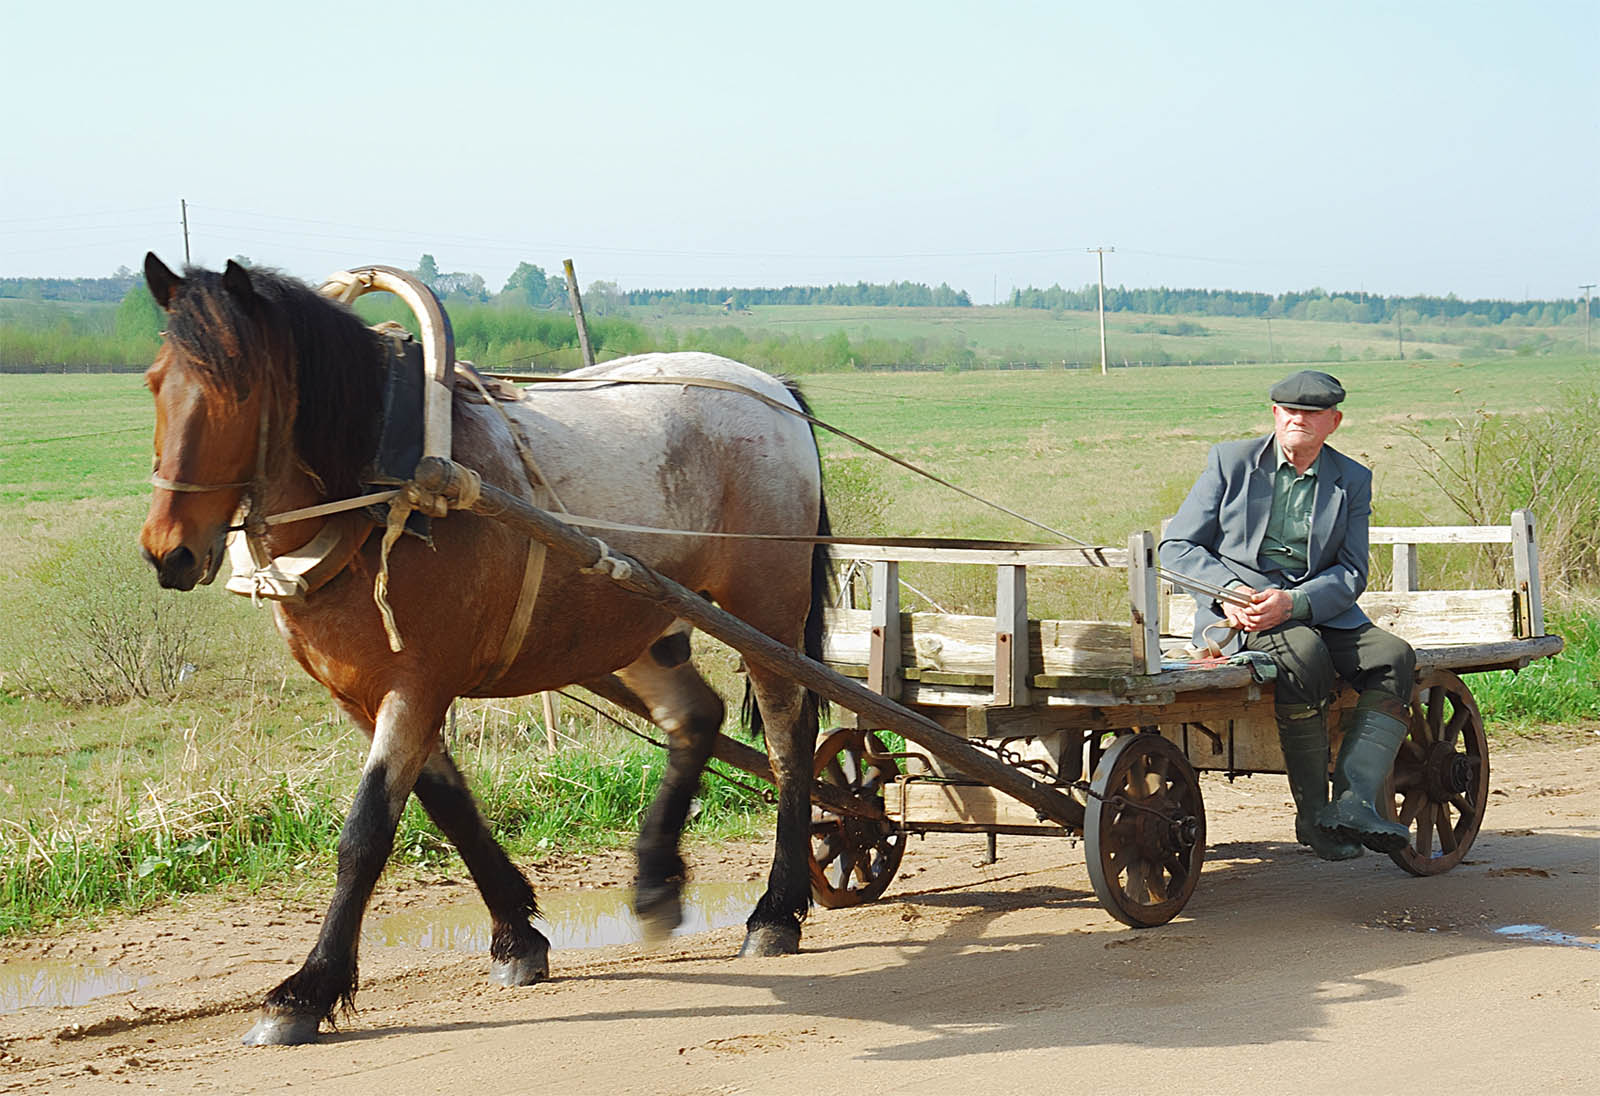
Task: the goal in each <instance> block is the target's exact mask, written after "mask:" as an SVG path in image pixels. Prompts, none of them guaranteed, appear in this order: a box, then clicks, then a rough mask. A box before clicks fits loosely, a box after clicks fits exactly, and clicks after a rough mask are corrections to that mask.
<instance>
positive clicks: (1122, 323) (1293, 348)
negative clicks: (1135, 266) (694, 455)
mask: <svg viewBox="0 0 1600 1096" xmlns="http://www.w3.org/2000/svg"><path fill="white" fill-rule="evenodd" d="M627 314H628V315H629V316H630V317H631V318H632V319H634V320H636V321H637V322H639V323H642V324H644V325H645V326H646V327H648V328H650V329H652V330H660V329H671V330H674V331H680V332H694V331H696V330H710V329H716V328H723V327H732V328H735V329H737V330H739V331H743V332H745V333H746V334H749V335H752V336H756V335H761V334H767V333H776V334H784V335H796V336H805V337H809V338H817V337H821V336H826V335H831V334H834V333H836V332H842V333H844V334H845V335H846V336H848V337H849V338H850V339H851V341H852V342H857V341H860V342H863V343H868V344H870V342H871V340H873V339H893V340H897V341H902V342H913V341H918V340H920V341H923V342H926V343H928V344H932V345H950V344H954V345H958V346H963V347H967V348H969V349H971V350H972V351H973V352H974V354H975V355H976V356H977V357H978V358H979V359H980V360H982V361H1001V362H1005V361H1012V362H1042V363H1061V362H1076V363H1091V364H1092V365H1093V366H1095V367H1096V368H1098V366H1099V362H1100V327H1099V318H1098V316H1097V315H1096V314H1095V313H1093V312H1068V311H1055V312H1052V311H1049V310H1045V309H1032V308H990V307H978V308H870V307H848V308H847V307H831V306H819V305H762V306H758V307H756V308H752V309H750V310H748V311H745V312H727V313H725V312H723V311H722V310H721V309H720V308H715V307H711V306H699V307H696V306H684V305H677V306H673V307H670V308H669V307H647V306H635V307H632V308H629V309H628V310H627ZM1535 347H1539V348H1542V349H1551V350H1553V351H1554V352H1557V353H1581V351H1582V348H1583V329H1582V326H1581V325H1578V324H1569V325H1563V326H1560V327H1515V326H1511V325H1498V326H1495V327H1493V328H1485V327H1481V326H1474V325H1471V324H1467V323H1464V322H1458V323H1448V324H1447V323H1443V322H1435V321H1422V322H1417V323H1407V324H1404V325H1403V327H1402V330H1401V331H1400V332H1398V333H1397V332H1396V330H1395V327H1394V325H1393V324H1388V325H1384V324H1356V323H1349V324H1346V323H1325V322H1318V321H1310V320H1286V319H1274V320H1271V321H1268V320H1265V319H1256V318H1241V317H1230V316H1163V315H1153V314H1144V313H1134V312H1113V313H1108V314H1107V316H1106V349H1107V358H1108V360H1109V361H1110V363H1111V364H1113V365H1120V364H1123V363H1125V362H1127V363H1139V362H1171V363H1190V362H1195V363H1215V362H1226V363H1235V362H1263V363H1267V364H1269V365H1272V364H1273V363H1278V364H1276V365H1274V368H1281V367H1282V363H1286V362H1371V361H1387V360H1400V359H1401V357H1402V355H1403V356H1404V358H1405V359H1406V360H1413V359H1420V360H1424V361H1427V360H1431V359H1434V358H1443V359H1460V358H1462V357H1463V356H1465V357H1468V358H1474V357H1478V358H1481V357H1493V356H1500V355H1503V354H1506V353H1515V352H1517V351H1518V350H1519V349H1520V350H1523V351H1524V352H1525V353H1526V352H1528V351H1531V350H1533V349H1534V348H1535ZM858 364H860V365H863V366H866V365H872V364H875V362H874V361H873V360H872V358H871V353H870V349H869V350H868V352H867V357H866V358H865V359H864V360H861V361H860V362H859V363H858Z"/></svg>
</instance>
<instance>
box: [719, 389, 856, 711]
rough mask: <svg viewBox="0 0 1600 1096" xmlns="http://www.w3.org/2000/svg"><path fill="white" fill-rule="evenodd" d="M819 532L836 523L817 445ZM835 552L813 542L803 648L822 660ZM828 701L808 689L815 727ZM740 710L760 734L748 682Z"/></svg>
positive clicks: (807, 409)
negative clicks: (824, 484) (832, 515)
mask: <svg viewBox="0 0 1600 1096" xmlns="http://www.w3.org/2000/svg"><path fill="white" fill-rule="evenodd" d="M782 380H783V386H784V387H785V388H787V389H788V390H789V395H790V396H791V397H793V399H794V402H795V403H797V404H798V405H799V406H800V410H801V412H803V413H804V414H806V415H810V414H811V406H810V404H808V403H806V398H805V396H803V395H801V393H800V386H799V384H797V383H796V382H795V380H794V378H792V377H784V378H782ZM815 437H816V431H815V430H814V429H813V430H812V438H813V444H815ZM816 535H817V536H819V537H831V536H832V535H833V526H832V524H831V523H830V522H829V520H828V498H827V493H826V492H825V491H824V490H823V489H822V451H821V450H820V449H817V534H816ZM833 587H834V578H833V553H832V552H830V551H829V550H828V545H826V544H813V545H812V546H811V607H810V609H808V610H807V611H806V625H805V637H804V645H803V650H804V653H805V656H806V657H807V658H809V659H811V660H812V661H813V662H821V661H822V641H823V636H824V634H825V633H826V629H827V621H826V616H825V610H826V609H827V605H828V600H829V595H830V594H831V593H832V592H833ZM827 707H828V702H827V701H826V700H824V699H823V698H822V697H821V696H819V695H818V694H817V693H815V692H813V691H812V690H810V689H807V690H806V711H807V713H808V715H807V722H809V723H810V724H811V725H812V726H813V727H816V726H818V723H819V721H820V719H821V718H822V716H823V715H824V714H825V713H826V711H827ZM741 714H742V715H743V716H744V722H745V725H746V726H748V727H749V728H750V733H751V735H753V736H756V737H759V736H760V735H761V727H762V721H761V709H760V707H758V706H757V705H756V703H755V698H754V697H753V696H752V695H751V691H750V685H749V682H748V681H746V683H745V687H744V702H743V704H742V705H741Z"/></svg>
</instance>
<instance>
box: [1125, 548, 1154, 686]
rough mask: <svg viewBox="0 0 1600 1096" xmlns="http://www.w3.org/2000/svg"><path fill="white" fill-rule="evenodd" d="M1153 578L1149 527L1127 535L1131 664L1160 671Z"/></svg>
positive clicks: (1149, 672) (1145, 669)
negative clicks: (1131, 644)
mask: <svg viewBox="0 0 1600 1096" xmlns="http://www.w3.org/2000/svg"><path fill="white" fill-rule="evenodd" d="M1157 587H1158V580H1157V578H1156V538H1155V537H1154V536H1152V535H1151V533H1150V531H1149V530H1148V529H1143V530H1140V531H1139V532H1137V533H1135V534H1133V535H1132V536H1131V537H1129V538H1128V602H1129V606H1130V609H1131V611H1132V618H1133V665H1134V668H1135V670H1137V671H1139V672H1141V673H1146V674H1159V673H1160V672H1161V598H1160V593H1159V590H1158V589H1157Z"/></svg>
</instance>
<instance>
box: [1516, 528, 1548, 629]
mask: <svg viewBox="0 0 1600 1096" xmlns="http://www.w3.org/2000/svg"><path fill="white" fill-rule="evenodd" d="M1533 534H1534V524H1533V511H1532V510H1515V511H1513V512H1512V514H1511V559H1512V563H1513V565H1514V566H1515V568H1516V576H1517V601H1518V609H1517V612H1518V616H1519V618H1520V620H1519V623H1520V624H1521V626H1522V631H1523V635H1524V636H1542V635H1544V600H1543V597H1542V595H1541V594H1540V593H1539V545H1538V543H1537V541H1535V539H1534V535H1533Z"/></svg>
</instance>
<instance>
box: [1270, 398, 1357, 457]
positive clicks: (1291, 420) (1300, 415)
mask: <svg viewBox="0 0 1600 1096" xmlns="http://www.w3.org/2000/svg"><path fill="white" fill-rule="evenodd" d="M1343 419H1344V412H1342V411H1340V410H1339V409H1338V408H1336V407H1329V408H1327V409H1325V410H1322V411H1302V410H1299V409H1298V408H1294V407H1284V406H1282V405H1281V404H1276V403H1275V404H1273V405H1272V422H1273V426H1274V429H1275V430H1276V432H1277V435H1278V444H1279V445H1281V446H1283V447H1284V448H1285V449H1288V450H1291V451H1294V452H1305V451H1309V452H1316V451H1317V450H1319V449H1321V448H1322V443H1323V442H1325V441H1327V440H1328V435H1329V434H1331V433H1333V432H1334V431H1335V430H1336V429H1338V427H1339V423H1340V422H1341V421H1343Z"/></svg>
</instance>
